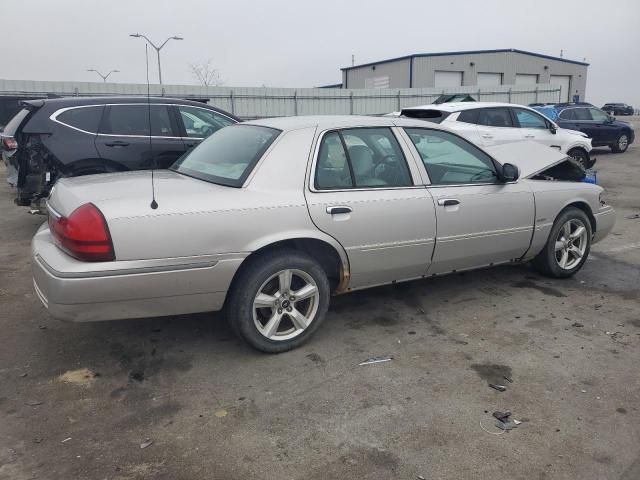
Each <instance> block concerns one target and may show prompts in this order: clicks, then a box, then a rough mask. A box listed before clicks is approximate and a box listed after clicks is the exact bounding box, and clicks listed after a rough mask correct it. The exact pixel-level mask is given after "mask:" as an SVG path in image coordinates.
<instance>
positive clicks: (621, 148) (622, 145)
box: [611, 133, 629, 153]
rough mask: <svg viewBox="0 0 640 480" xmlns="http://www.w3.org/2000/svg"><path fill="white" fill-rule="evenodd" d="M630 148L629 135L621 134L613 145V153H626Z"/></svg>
mask: <svg viewBox="0 0 640 480" xmlns="http://www.w3.org/2000/svg"><path fill="white" fill-rule="evenodd" d="M627 148H629V135H628V134H626V133H621V134H620V135H619V136H618V138H617V139H616V143H614V144H613V145H611V151H612V152H613V153H624V152H626V151H627Z"/></svg>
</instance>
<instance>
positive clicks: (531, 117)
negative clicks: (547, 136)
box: [513, 108, 548, 130]
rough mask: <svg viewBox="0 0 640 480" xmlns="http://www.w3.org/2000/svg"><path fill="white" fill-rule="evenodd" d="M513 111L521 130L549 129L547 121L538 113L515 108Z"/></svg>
mask: <svg viewBox="0 0 640 480" xmlns="http://www.w3.org/2000/svg"><path fill="white" fill-rule="evenodd" d="M513 111H514V112H515V114H516V118H517V119H518V123H519V124H520V128H540V129H542V130H546V129H547V128H548V127H547V122H546V121H545V119H544V118H542V117H541V116H540V115H538V114H537V113H533V112H532V111H530V110H525V109H523V108H514V109H513Z"/></svg>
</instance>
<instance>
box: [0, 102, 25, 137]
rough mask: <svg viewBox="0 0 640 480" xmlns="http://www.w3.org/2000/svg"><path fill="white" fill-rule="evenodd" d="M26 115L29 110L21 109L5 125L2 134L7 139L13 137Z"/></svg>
mask: <svg viewBox="0 0 640 480" xmlns="http://www.w3.org/2000/svg"><path fill="white" fill-rule="evenodd" d="M27 115H29V110H27V109H26V108H23V109H22V110H20V111H19V112H18V113H16V114H15V115H14V117H13V118H12V119H11V120H9V123H7V124H6V125H5V127H4V130H3V131H2V134H3V135H6V136H7V137H13V136H15V134H16V132H17V131H18V127H20V124H21V123H22V121H23V120H24V119H25V118H26V117H27Z"/></svg>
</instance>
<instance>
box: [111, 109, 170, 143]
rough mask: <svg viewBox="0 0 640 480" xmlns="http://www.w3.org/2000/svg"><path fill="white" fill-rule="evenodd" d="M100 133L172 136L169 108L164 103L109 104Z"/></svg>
mask: <svg viewBox="0 0 640 480" xmlns="http://www.w3.org/2000/svg"><path fill="white" fill-rule="evenodd" d="M100 133H107V134H111V135H135V136H149V135H152V136H155V137H174V136H177V135H176V133H175V132H174V131H173V128H172V126H171V120H170V116H169V110H168V108H167V106H166V105H154V104H151V105H148V104H136V105H111V106H109V107H108V112H107V115H106V118H105V122H104V124H103V125H102V127H101V132H100Z"/></svg>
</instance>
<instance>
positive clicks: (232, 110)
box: [229, 90, 236, 115]
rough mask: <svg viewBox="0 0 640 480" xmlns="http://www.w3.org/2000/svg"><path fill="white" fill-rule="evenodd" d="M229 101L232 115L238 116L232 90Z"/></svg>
mask: <svg viewBox="0 0 640 480" xmlns="http://www.w3.org/2000/svg"><path fill="white" fill-rule="evenodd" d="M229 100H231V114H232V115H235V114H236V107H235V104H234V101H233V90H231V91H230V92H229Z"/></svg>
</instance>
